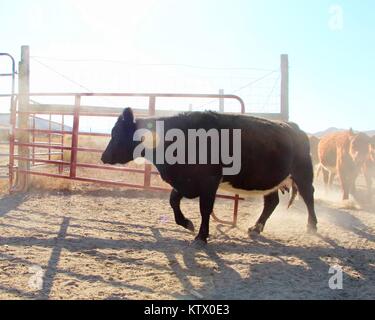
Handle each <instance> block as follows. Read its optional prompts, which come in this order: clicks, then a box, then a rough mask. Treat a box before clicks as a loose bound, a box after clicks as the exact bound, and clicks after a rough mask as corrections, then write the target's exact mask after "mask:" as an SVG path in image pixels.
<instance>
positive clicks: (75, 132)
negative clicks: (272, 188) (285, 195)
mask: <svg viewBox="0 0 375 320" xmlns="http://www.w3.org/2000/svg"><path fill="white" fill-rule="evenodd" d="M29 96H30V97H33V96H38V97H72V98H73V97H74V99H75V103H74V106H70V107H69V106H65V107H64V108H60V107H55V108H53V107H52V106H51V105H50V107H49V108H46V107H45V106H38V105H34V104H29V105H28V107H27V108H26V109H25V108H23V109H22V110H27V111H20V110H19V108H18V103H13V104H12V112H11V121H12V123H11V126H12V130H11V136H10V150H11V152H10V159H9V168H10V172H9V186H10V190H11V191H12V190H24V189H26V188H27V185H25V184H26V183H27V181H28V179H17V181H22V182H23V185H15V183H14V181H15V175H14V169H12V168H14V163H15V161H18V162H24V163H26V164H28V165H26V166H18V167H19V168H18V169H16V170H17V171H16V172H17V175H25V176H30V175H36V176H45V177H50V178H59V179H69V180H75V181H82V182H91V183H98V184H106V185H117V186H122V187H130V188H138V189H148V190H162V191H170V189H168V188H162V187H159V186H153V185H152V184H151V176H152V175H158V172H157V171H156V170H152V166H151V165H150V164H146V165H145V167H144V169H135V168H127V167H118V166H107V165H101V164H91V163H81V162H79V161H78V153H79V152H90V153H102V152H103V151H104V150H101V149H95V148H82V147H79V146H78V138H79V136H101V137H110V135H109V134H105V133H93V132H80V131H79V121H80V117H81V116H85V117H118V116H119V114H120V112H121V109H119V108H94V107H83V106H81V98H82V97H144V98H148V111H147V112H146V113H145V114H142V115H143V116H145V115H148V116H153V115H155V113H156V99H157V98H192V99H194V98H209V99H234V100H236V101H238V103H239V104H240V107H241V113H245V105H244V102H243V101H242V99H241V98H240V97H238V96H235V95H221V94H148V93H141V94H137V93H114V94H111V93H63V94H61V93H35V94H30V95H29ZM17 98H18V97H17ZM17 101H18V99H16V102H17ZM36 114H38V115H47V116H48V117H49V119H51V116H56V115H59V116H61V117H62V129H61V130H51V128H49V129H48V130H42V129H36V128H35V126H33V128H30V127H27V128H19V127H18V126H17V121H16V119H17V116H21V115H23V116H30V115H31V116H33V117H34V119H35V115H36ZM65 116H73V129H72V131H66V130H64V129H63V128H64V124H63V121H64V117H65ZM21 132H23V133H28V134H29V135H30V134H31V135H32V137H33V139H32V141H31V142H30V139H29V140H28V142H27V143H25V142H20V141H18V140H17V139H16V136H17V133H21ZM36 134H44V135H47V136H48V137H51V135H60V136H61V137H62V143H61V145H55V144H51V139H50V138H49V140H48V143H43V144H42V143H37V142H36V141H35V135H36ZM64 135H71V136H72V142H71V145H70V146H64V143H63V142H64V140H63V139H64V138H63V137H64ZM16 146H17V147H18V148H24V149H27V150H30V149H32V150H34V151H35V148H38V149H39V148H41V149H48V150H58V151H59V152H61V153H62V152H63V151H64V150H67V151H70V154H71V156H70V161H64V160H63V158H61V160H52V159H51V157H50V156H49V157H48V159H41V158H37V157H36V154H35V152H32V155H31V156H27V157H25V156H20V155H15V154H14V150H15V147H16ZM50 154H51V153H50ZM35 163H45V164H49V165H55V166H58V168H59V173H58V174H54V173H49V172H41V171H36V170H34V169H33V167H31V166H30V164H35ZM21 168H28V169H21ZM64 168H69V171H68V174H65V170H64ZM77 168H92V169H100V170H109V171H119V172H133V173H139V174H143V175H144V182H143V184H131V183H125V182H119V181H111V180H103V179H95V178H87V177H82V176H79V175H78V174H77ZM217 197H219V198H224V199H230V200H233V201H234V209H233V220H232V221H231V222H227V221H223V220H220V219H218V218H217V217H216V216H215V215H214V214H213V218H214V219H215V220H217V221H219V222H222V223H226V224H231V225H236V224H237V211H238V204H239V200H243V199H242V198H240V197H239V196H238V195H235V196H228V195H217Z"/></svg>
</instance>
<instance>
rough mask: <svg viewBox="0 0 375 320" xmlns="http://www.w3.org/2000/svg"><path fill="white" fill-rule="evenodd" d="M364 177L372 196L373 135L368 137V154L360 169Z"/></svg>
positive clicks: (374, 159)
mask: <svg viewBox="0 0 375 320" xmlns="http://www.w3.org/2000/svg"><path fill="white" fill-rule="evenodd" d="M362 172H363V175H364V176H365V179H366V185H367V190H368V193H369V197H370V199H371V196H372V179H375V136H373V137H372V138H370V147H369V154H368V156H367V159H366V161H365V163H364V166H363V169H362Z"/></svg>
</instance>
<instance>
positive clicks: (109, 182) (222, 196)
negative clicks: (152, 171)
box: [18, 170, 244, 200]
mask: <svg viewBox="0 0 375 320" xmlns="http://www.w3.org/2000/svg"><path fill="white" fill-rule="evenodd" d="M18 172H20V173H26V174H31V175H37V176H45V177H50V178H61V179H67V180H76V181H82V182H91V183H99V184H107V185H115V186H120V187H130V188H135V189H146V190H155V191H168V192H170V191H171V190H172V189H171V188H163V187H153V186H151V187H147V188H145V187H144V186H143V185H138V184H131V183H124V182H118V181H108V180H100V179H92V178H83V177H75V178H71V177H70V176H64V175H59V174H53V173H44V172H37V171H32V170H18ZM216 197H217V198H221V199H229V200H235V199H238V200H244V198H237V197H236V196H227V195H222V194H218V195H216Z"/></svg>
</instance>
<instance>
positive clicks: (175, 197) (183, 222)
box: [169, 189, 194, 232]
mask: <svg viewBox="0 0 375 320" xmlns="http://www.w3.org/2000/svg"><path fill="white" fill-rule="evenodd" d="M182 198H183V195H182V194H181V193H179V192H178V191H177V190H175V189H173V190H172V192H171V196H170V198H169V203H170V205H171V207H172V209H173V213H174V219H175V221H176V223H177V224H178V225H179V226H182V227H184V228H185V229H188V230H190V231H191V232H194V225H193V223H192V222H191V221H190V220H189V219H186V218H185V216H184V214H183V213H182V211H181V207H180V204H181V199H182Z"/></svg>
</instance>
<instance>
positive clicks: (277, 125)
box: [102, 108, 317, 243]
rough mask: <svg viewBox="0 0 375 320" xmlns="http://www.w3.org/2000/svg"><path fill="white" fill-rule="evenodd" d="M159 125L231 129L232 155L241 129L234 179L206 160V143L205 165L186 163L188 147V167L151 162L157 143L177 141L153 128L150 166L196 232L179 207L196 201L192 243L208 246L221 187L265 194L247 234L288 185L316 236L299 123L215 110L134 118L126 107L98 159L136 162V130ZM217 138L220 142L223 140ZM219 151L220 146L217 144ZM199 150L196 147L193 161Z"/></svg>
mask: <svg viewBox="0 0 375 320" xmlns="http://www.w3.org/2000/svg"><path fill="white" fill-rule="evenodd" d="M157 121H163V123H164V127H165V132H167V131H168V130H169V129H176V128H177V129H179V130H181V131H182V132H183V133H184V135H185V136H187V134H188V130H191V129H195V130H198V129H204V130H206V131H207V132H208V131H209V130H211V129H216V130H223V129H227V131H228V129H229V132H230V137H231V139H229V143H230V147H229V149H230V152H232V153H233V151H234V150H235V147H236V145H234V144H233V141H235V140H234V139H232V138H233V137H234V131H235V129H239V130H240V136H241V145H240V151H241V155H240V160H241V166H240V170H239V172H238V173H236V174H235V175H228V174H223V169H224V168H227V167H228V164H227V162H225V163H224V162H223V161H222V159H220V161H219V163H216V164H214V162H213V161H211V162H210V159H211V158H214V157H213V155H212V152H213V149H212V150H211V148H210V147H211V146H212V141H211V140H210V139H208V140H209V141H208V142H210V143H208V144H207V150H206V151H207V152H208V160H209V161H208V163H207V164H202V163H197V164H188V162H187V161H188V160H187V159H188V157H189V155H190V156H191V150H190V149H188V146H186V153H185V155H183V157H185V159H186V164H183V163H177V164H167V163H164V164H158V163H157V161H155V150H156V145H157V143H159V144H160V141H163V143H164V144H165V148H167V147H168V146H170V145H171V144H172V143H173V142H175V140H173V141H164V139H163V137H157V136H156V134H155V132H156V130H155V129H153V130H154V133H153V139H152V140H153V143H154V144H153V147H154V149H153V150H154V159H153V162H154V165H155V166H156V168H157V169H158V171H159V173H160V175H161V177H162V179H163V180H164V181H166V182H168V183H169V184H170V185H171V186H172V187H173V190H172V192H171V195H170V204H171V207H172V209H173V211H174V216H175V221H176V223H177V224H178V225H181V226H182V227H184V228H186V229H188V230H191V231H194V226H193V224H192V222H191V221H190V220H188V219H186V218H185V216H184V215H183V213H182V211H181V209H180V202H181V199H182V198H184V197H185V198H189V199H192V198H196V197H199V204H200V213H201V226H200V229H199V233H198V235H197V237H196V238H195V241H196V242H198V243H200V242H202V241H203V242H204V243H206V242H207V238H208V236H209V219H210V215H211V213H212V211H213V207H214V202H215V195H216V192H217V190H218V189H219V187H220V188H221V187H224V188H225V189H229V190H232V191H234V192H235V193H239V194H243V193H256V194H261V195H263V196H264V208H263V212H262V214H261V216H260V218H259V219H258V221H257V223H256V224H255V226H254V227H252V228H250V229H249V233H261V232H262V231H263V229H264V226H265V223H266V221H267V219H268V218H269V217H270V215H271V214H272V212H273V211H274V209H275V208H276V206H277V205H278V204H279V195H278V190H279V189H280V190H285V189H287V188H288V186H287V185H286V184H287V182H289V183H292V186H293V189H298V192H299V193H300V195H301V196H302V198H303V200H304V202H305V204H306V206H307V209H308V232H316V230H317V219H316V215H315V210H314V187H313V185H312V183H313V166H312V161H311V157H310V146H309V139H308V137H307V135H306V134H305V133H304V132H303V131H301V130H300V129H299V128H298V126H297V125H295V124H292V123H284V122H276V121H269V120H265V119H260V118H256V117H251V116H246V115H230V114H219V113H215V112H188V113H182V114H179V115H176V116H172V117H163V118H145V119H137V120H135V119H134V116H133V112H132V110H131V109H130V108H127V109H125V110H124V112H123V115H122V116H120V117H119V119H118V121H117V123H116V124H115V126H114V128H113V129H112V139H111V141H110V142H109V144H108V146H107V149H106V150H105V152H104V153H103V155H102V161H103V162H104V163H106V164H116V163H121V164H125V163H128V162H129V161H132V160H134V155H133V152H134V150H135V149H136V148H137V147H139V146H140V144H141V143H142V142H141V141H134V138H133V136H134V134H135V132H136V130H138V129H150V128H151V129H152V128H155V127H156V122H157ZM220 139H221V141H222V138H220ZM142 141H143V140H142ZM157 141H158V142H157ZM186 141H187V140H186ZM186 145H188V144H186ZM219 148H222V145H221V144H219ZM200 152H201V150H199V145H197V146H196V158H197V159H198V158H199V154H200ZM289 186H290V185H289Z"/></svg>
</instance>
